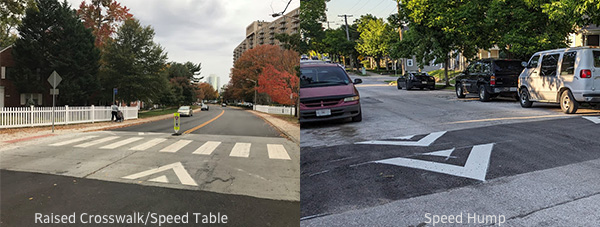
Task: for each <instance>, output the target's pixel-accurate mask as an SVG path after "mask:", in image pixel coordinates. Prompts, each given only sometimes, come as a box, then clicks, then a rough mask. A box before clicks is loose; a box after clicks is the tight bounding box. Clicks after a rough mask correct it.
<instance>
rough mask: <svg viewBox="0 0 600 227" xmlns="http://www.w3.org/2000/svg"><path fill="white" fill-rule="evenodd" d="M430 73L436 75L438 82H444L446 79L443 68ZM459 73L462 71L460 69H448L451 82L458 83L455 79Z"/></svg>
mask: <svg viewBox="0 0 600 227" xmlns="http://www.w3.org/2000/svg"><path fill="white" fill-rule="evenodd" d="M428 73H429V75H431V76H433V77H435V81H437V82H443V81H445V79H446V78H445V77H444V70H443V69H438V70H433V71H431V72H428ZM459 73H460V71H458V70H448V79H450V84H455V83H456V80H455V79H454V77H456V76H458V74H459Z"/></svg>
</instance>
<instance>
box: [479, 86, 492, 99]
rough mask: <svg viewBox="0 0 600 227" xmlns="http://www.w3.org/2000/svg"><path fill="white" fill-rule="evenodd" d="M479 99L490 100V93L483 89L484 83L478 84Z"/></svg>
mask: <svg viewBox="0 0 600 227" xmlns="http://www.w3.org/2000/svg"><path fill="white" fill-rule="evenodd" d="M479 101H482V102H487V101H490V94H489V93H488V92H487V90H486V89H485V85H483V84H482V85H479Z"/></svg>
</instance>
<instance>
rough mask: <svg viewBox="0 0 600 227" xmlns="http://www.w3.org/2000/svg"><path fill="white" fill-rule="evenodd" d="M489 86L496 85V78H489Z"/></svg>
mask: <svg viewBox="0 0 600 227" xmlns="http://www.w3.org/2000/svg"><path fill="white" fill-rule="evenodd" d="M490 85H496V76H491V77H490Z"/></svg>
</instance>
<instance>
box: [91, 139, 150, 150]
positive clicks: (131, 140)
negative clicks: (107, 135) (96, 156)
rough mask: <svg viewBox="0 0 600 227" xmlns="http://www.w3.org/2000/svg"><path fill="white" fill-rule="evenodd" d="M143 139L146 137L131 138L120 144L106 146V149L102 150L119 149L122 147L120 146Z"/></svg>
mask: <svg viewBox="0 0 600 227" xmlns="http://www.w3.org/2000/svg"><path fill="white" fill-rule="evenodd" d="M141 139H144V137H131V138H129V139H126V140H121V141H119V142H116V143H112V144H109V145H106V146H104V147H101V148H100V149H115V148H117V147H120V146H123V145H127V144H130V143H133V142H135V141H138V140H141Z"/></svg>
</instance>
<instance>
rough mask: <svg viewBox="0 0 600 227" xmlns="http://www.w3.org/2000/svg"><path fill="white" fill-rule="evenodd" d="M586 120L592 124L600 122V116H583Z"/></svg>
mask: <svg viewBox="0 0 600 227" xmlns="http://www.w3.org/2000/svg"><path fill="white" fill-rule="evenodd" d="M583 118H584V119H586V120H589V121H591V122H594V124H600V117H583Z"/></svg>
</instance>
